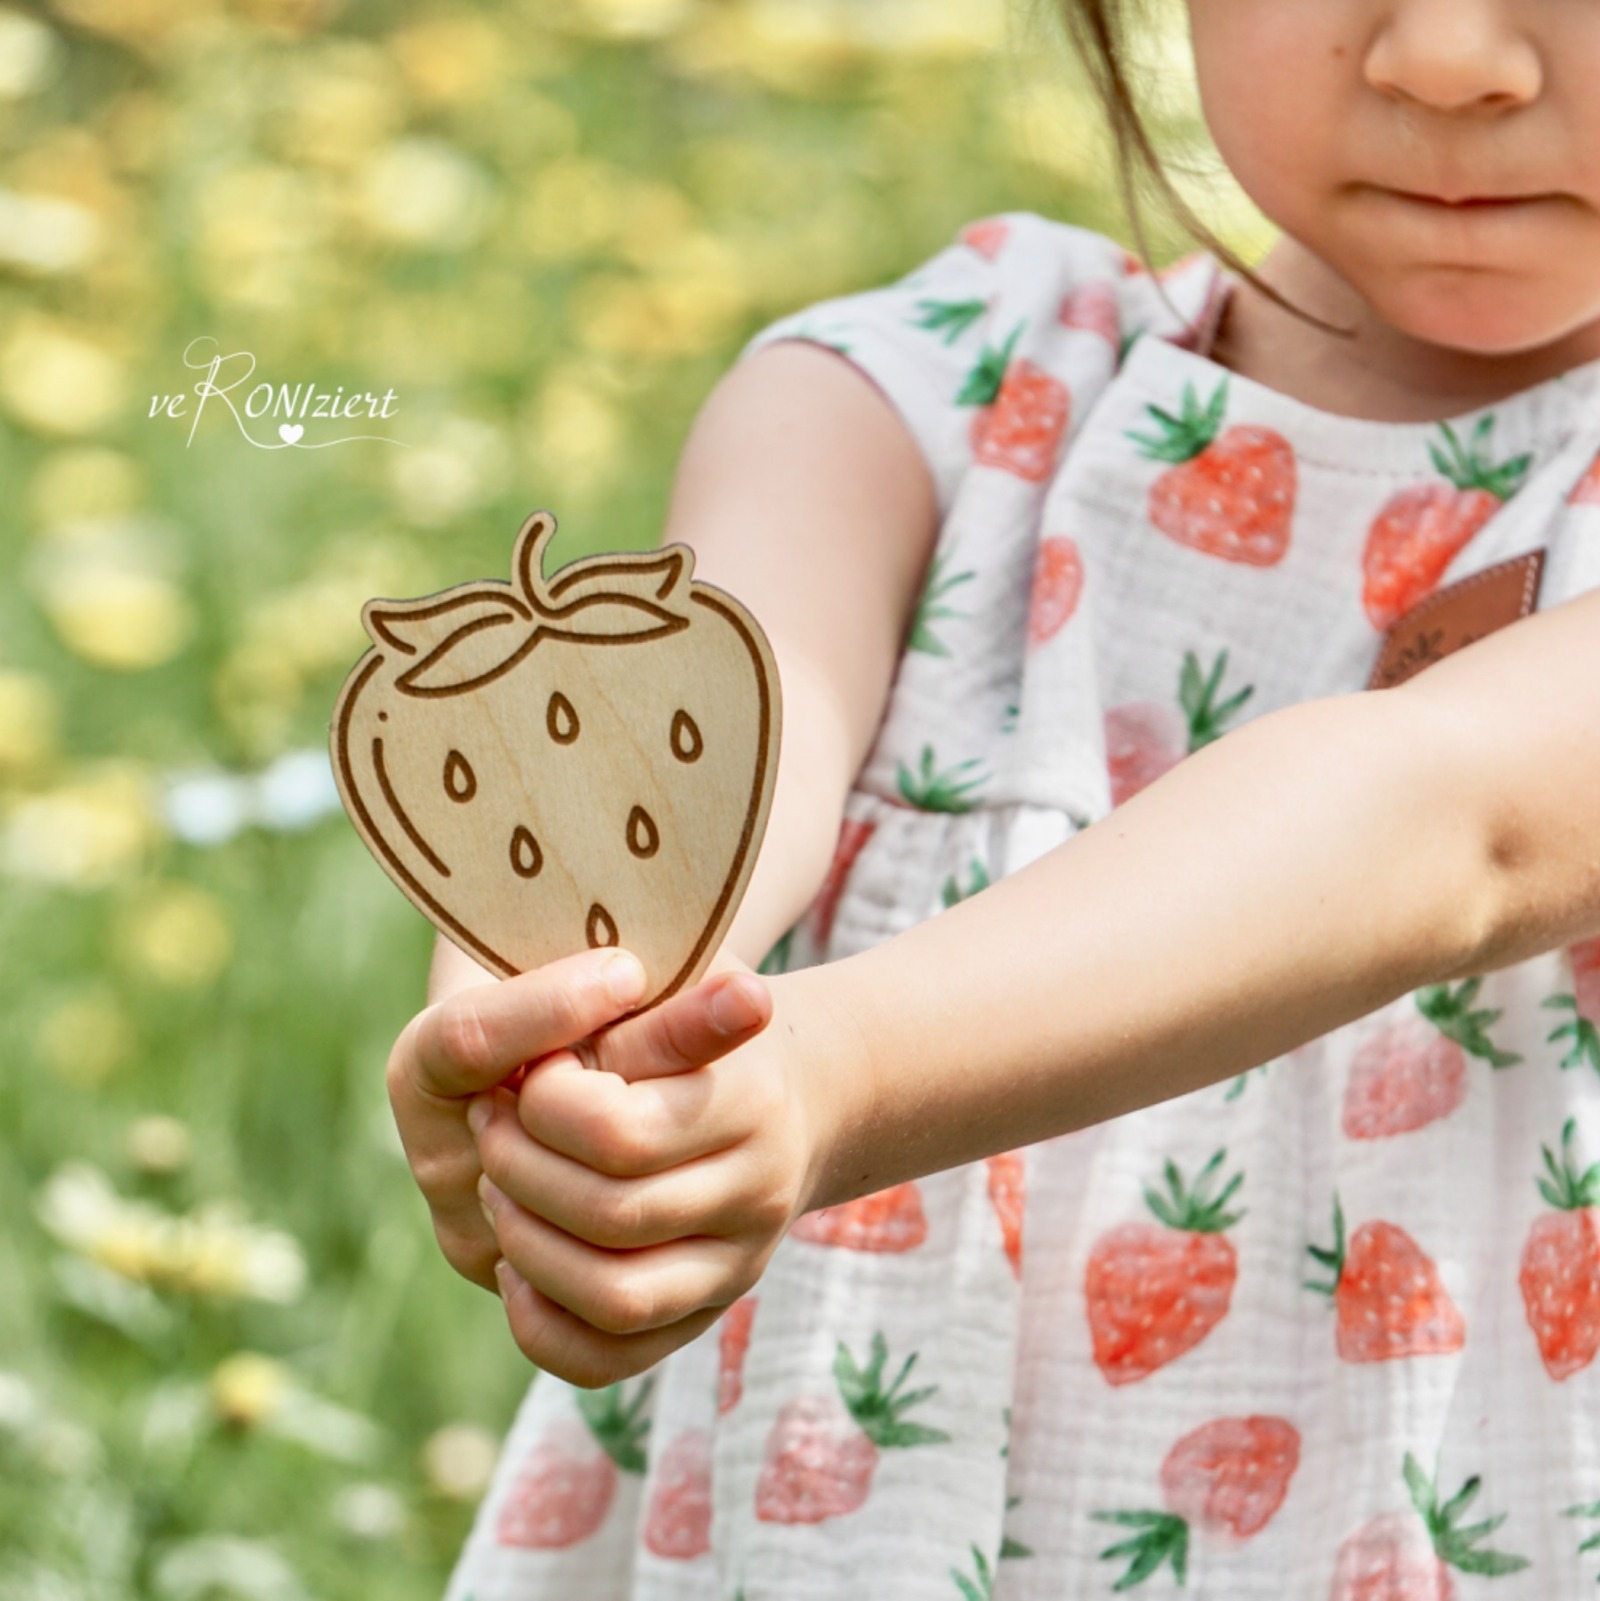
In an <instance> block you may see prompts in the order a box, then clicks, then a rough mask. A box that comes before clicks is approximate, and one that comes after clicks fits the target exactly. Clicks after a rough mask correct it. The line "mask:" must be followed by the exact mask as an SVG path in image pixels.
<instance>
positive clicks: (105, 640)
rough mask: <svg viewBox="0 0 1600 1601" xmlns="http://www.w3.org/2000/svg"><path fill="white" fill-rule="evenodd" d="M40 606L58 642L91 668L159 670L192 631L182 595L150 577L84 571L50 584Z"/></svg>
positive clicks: (190, 615)
mask: <svg viewBox="0 0 1600 1601" xmlns="http://www.w3.org/2000/svg"><path fill="white" fill-rule="evenodd" d="M42 601H43V605H44V609H45V614H46V616H48V617H49V619H50V621H51V623H52V624H53V625H54V626H55V630H56V632H57V633H58V634H59V635H60V636H61V640H62V643H63V644H65V645H66V646H67V648H68V649H69V650H72V651H74V652H75V653H76V654H77V655H79V656H81V657H83V659H84V660H85V661H88V662H93V663H94V665H95V666H96V667H111V668H116V669H118V670H120V671H123V672H137V671H139V670H141V669H144V668H148V667H159V666H160V665H161V664H162V663H163V662H167V661H170V660H171V659H172V658H173V657H174V656H176V655H177V654H178V652H179V651H180V650H182V649H183V647H184V646H185V645H186V644H187V643H188V642H189V638H190V636H191V634H192V633H193V632H194V613H193V610H192V608H191V607H190V605H189V602H188V600H187V599H186V598H185V596H184V594H183V591H182V590H180V589H179V588H178V586H177V585H176V584H174V583H172V582H170V581H169V580H168V579H166V578H163V577H161V576H159V575H158V574H155V573H141V572H132V571H126V570H118V569H116V568H112V567H106V568H91V567H84V568H80V569H79V570H78V571H76V572H75V573H73V574H72V575H71V577H70V578H66V579H62V580H60V581H57V582H55V583H53V584H51V585H49V586H48V587H47V588H46V589H45V592H44V594H43V597H42Z"/></svg>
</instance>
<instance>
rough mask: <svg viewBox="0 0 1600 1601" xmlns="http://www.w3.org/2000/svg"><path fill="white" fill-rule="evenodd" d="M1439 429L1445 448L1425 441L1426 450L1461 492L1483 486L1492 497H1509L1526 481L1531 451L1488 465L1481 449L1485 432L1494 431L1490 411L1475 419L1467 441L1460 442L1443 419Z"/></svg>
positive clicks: (1486, 433) (1434, 462) (1486, 434)
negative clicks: (1475, 424)
mask: <svg viewBox="0 0 1600 1601" xmlns="http://www.w3.org/2000/svg"><path fill="white" fill-rule="evenodd" d="M1439 432H1440V433H1442V434H1443V435H1444V439H1445V448H1444V449H1443V450H1441V449H1440V448H1439V447H1438V445H1429V446H1428V454H1429V456H1431V457H1432V458H1433V465H1434V466H1435V467H1436V468H1438V470H1439V472H1440V474H1441V475H1442V476H1443V477H1445V478H1447V479H1449V481H1450V482H1451V483H1452V484H1454V485H1455V487H1456V488H1457V489H1459V490H1462V491H1463V492H1470V491H1472V490H1474V489H1484V490H1487V491H1488V492H1489V493H1490V494H1491V495H1493V496H1494V497H1495V499H1496V500H1510V499H1511V497H1512V496H1513V495H1514V494H1516V492H1517V491H1518V490H1519V489H1521V488H1522V486H1523V484H1524V483H1525V482H1527V478H1528V470H1529V469H1530V468H1531V467H1532V466H1533V456H1532V454H1531V453H1530V454H1528V455H1524V456H1515V457H1513V458H1512V459H1511V460H1510V461H1507V462H1502V463H1501V464H1500V465H1499V466H1498V467H1495V466H1491V465H1490V464H1489V462H1488V460H1487V459H1486V457H1485V455H1484V452H1485V450H1486V449H1487V447H1488V444H1489V435H1490V434H1491V433H1493V432H1494V417H1493V415H1492V414H1491V415H1489V416H1487V417H1482V418H1480V419H1479V421H1478V426H1477V427H1476V428H1474V429H1473V430H1472V442H1471V444H1470V445H1463V444H1462V443H1461V440H1460V439H1459V438H1458V437H1457V436H1456V431H1455V429H1453V428H1452V427H1451V426H1450V424H1449V423H1447V422H1446V423H1440V424H1439Z"/></svg>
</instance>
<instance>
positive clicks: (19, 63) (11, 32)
mask: <svg viewBox="0 0 1600 1601" xmlns="http://www.w3.org/2000/svg"><path fill="white" fill-rule="evenodd" d="M59 64H60V50H59V47H58V45H57V42H56V36H55V34H54V33H52V32H51V31H50V29H49V28H47V27H46V26H45V25H44V23H42V22H40V21H38V20H37V19H36V18H34V17H29V16H25V15H24V14H23V13H22V12H20V11H14V10H12V8H11V7H10V6H4V7H0V100H20V99H22V97H23V96H24V95H31V94H35V93H37V92H38V91H39V90H40V89H43V88H44V87H45V86H46V85H47V84H49V83H50V82H51V80H52V79H53V78H54V77H55V75H56V68H57V67H58V65H59Z"/></svg>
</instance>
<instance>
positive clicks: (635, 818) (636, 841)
mask: <svg viewBox="0 0 1600 1601" xmlns="http://www.w3.org/2000/svg"><path fill="white" fill-rule="evenodd" d="M660 844H661V835H660V834H659V833H657V832H656V825H655V821H654V819H653V818H652V817H651V816H650V814H649V812H647V811H646V810H645V809H644V807H642V806H635V807H634V809H633V810H632V811H631V812H629V813H628V849H629V850H630V851H632V852H633V854H634V855H635V856H638V857H647V856H654V855H655V853H656V851H657V849H658V848H659V847H660Z"/></svg>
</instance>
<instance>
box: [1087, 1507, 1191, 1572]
mask: <svg viewBox="0 0 1600 1601" xmlns="http://www.w3.org/2000/svg"><path fill="white" fill-rule="evenodd" d="M1090 1516H1091V1517H1093V1518H1094V1519H1095V1520H1096V1521H1097V1522H1100V1523H1115V1524H1118V1525H1119V1526H1120V1527H1122V1528H1125V1529H1138V1530H1140V1531H1141V1532H1140V1533H1138V1534H1135V1535H1134V1536H1133V1537H1132V1538H1131V1539H1128V1540H1124V1541H1122V1542H1121V1544H1120V1545H1108V1546H1107V1547H1106V1548H1105V1550H1104V1551H1102V1552H1101V1553H1100V1560H1101V1561H1102V1562H1117V1561H1120V1560H1121V1559H1122V1558H1123V1557H1127V1558H1128V1570H1127V1572H1126V1573H1124V1574H1123V1575H1122V1577H1121V1578H1120V1579H1118V1580H1117V1582H1116V1583H1115V1584H1114V1585H1112V1586H1111V1588H1112V1589H1113V1590H1131V1589H1132V1588H1133V1587H1134V1585H1136V1584H1143V1583H1144V1581H1145V1580H1146V1579H1148V1578H1149V1577H1150V1575H1151V1574H1152V1573H1155V1572H1156V1571H1157V1570H1158V1569H1159V1568H1160V1566H1161V1564H1162V1563H1163V1562H1170V1563H1171V1564H1172V1576H1173V1578H1174V1579H1176V1580H1177V1582H1178V1583H1179V1584H1182V1583H1183V1582H1184V1579H1185V1577H1186V1574H1187V1570H1188V1566H1189V1525H1188V1524H1187V1523H1185V1522H1184V1520H1183V1519H1182V1518H1180V1517H1175V1516H1174V1515H1173V1514H1172V1513H1170V1512H1093V1513H1091V1514H1090Z"/></svg>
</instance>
